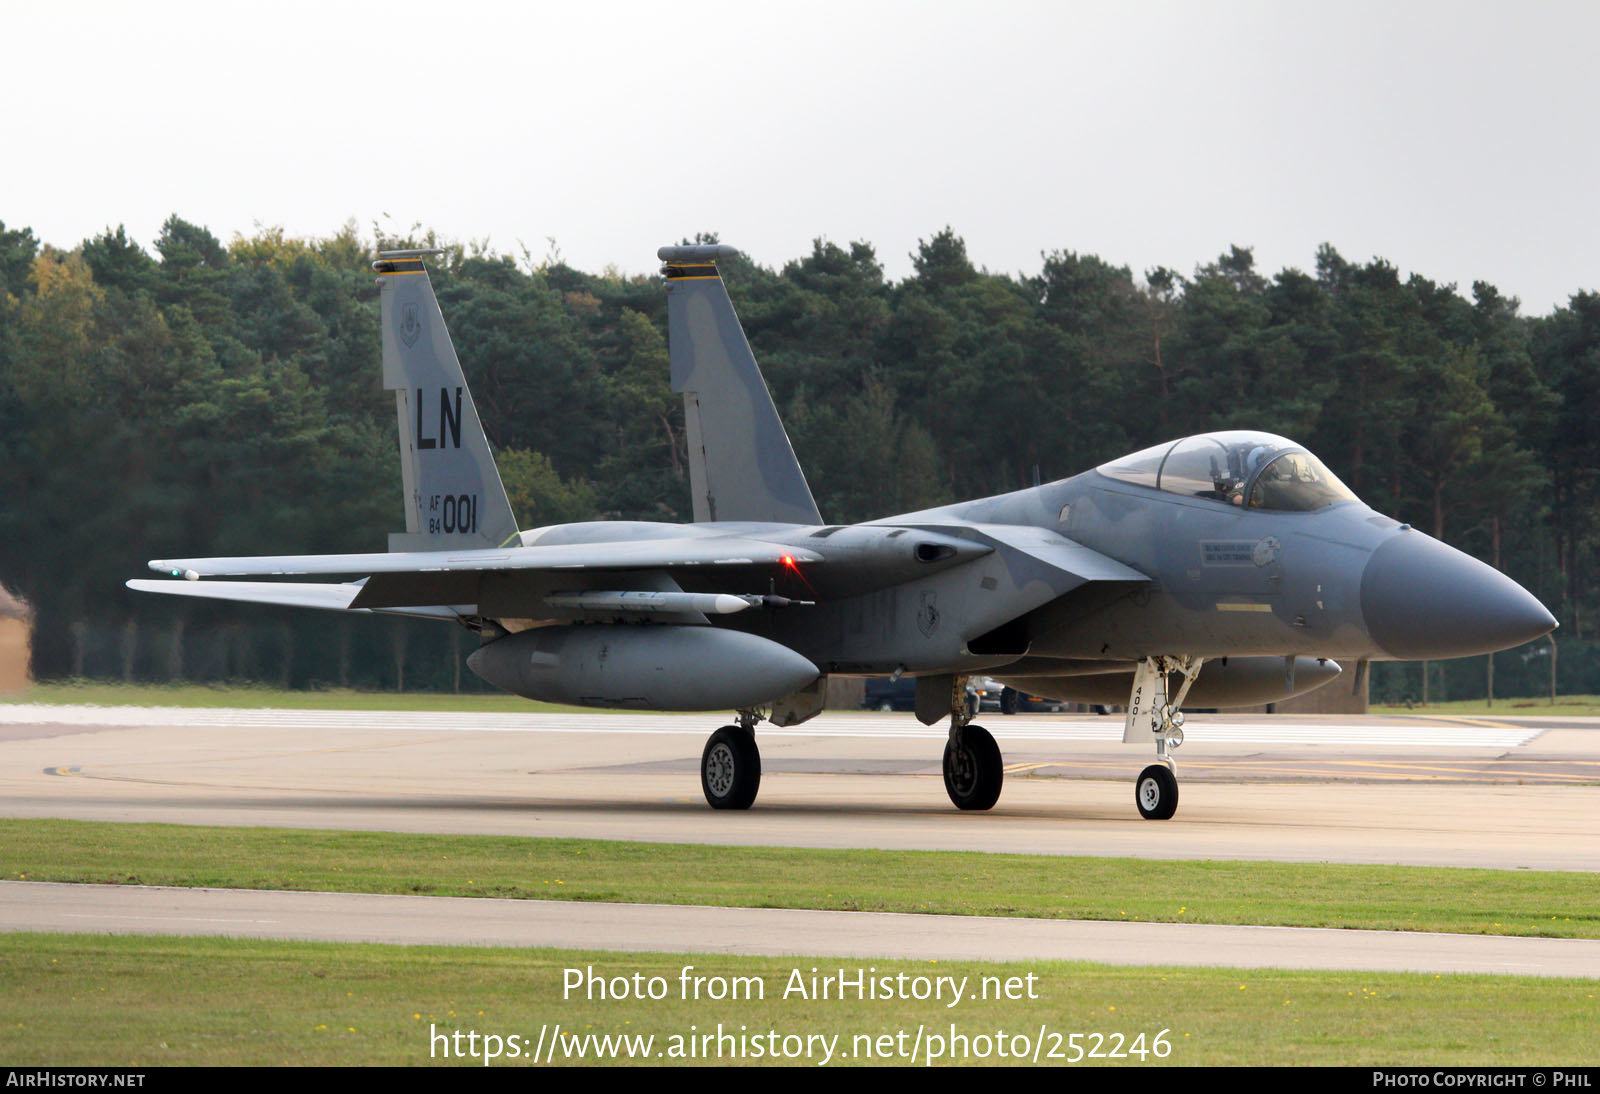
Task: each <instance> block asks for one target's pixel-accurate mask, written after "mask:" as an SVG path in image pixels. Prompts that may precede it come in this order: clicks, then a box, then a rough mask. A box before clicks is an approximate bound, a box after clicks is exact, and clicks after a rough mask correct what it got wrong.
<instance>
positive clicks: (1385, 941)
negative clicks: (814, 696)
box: [0, 881, 1600, 978]
mask: <svg viewBox="0 0 1600 1094" xmlns="http://www.w3.org/2000/svg"><path fill="white" fill-rule="evenodd" d="M0 930H6V931H84V932H90V933H97V934H99V933H105V934H133V933H137V934H176V935H214V936H224V937H231V938H276V939H309V940H327V941H334V942H384V943H401V944H433V945H470V946H556V947H562V948H570V949H600V950H627V951H640V950H650V951H657V952H668V953H696V954H704V953H723V954H769V955H772V956H777V957H787V956H802V955H805V956H813V957H857V958H869V959H870V958H880V959H881V958H899V959H905V960H919V961H927V960H938V961H1025V960H1063V961H1094V962H1097V963H1100V964H1110V965H1149V964H1152V963H1154V964H1171V965H1187V966H1202V967H1228V968H1243V969H1260V968H1283V969H1346V970H1357V969H1359V970H1364V971H1385V972H1432V973H1495V974H1513V975H1520V976H1559V977H1586V978H1600V941H1594V940H1589V939H1569V938H1507V937H1502V936H1486V935H1459V934H1426V933H1422V932H1416V931H1350V930H1315V929H1306V928H1296V927H1234V926H1220V925H1214V924H1202V923H1121V922H1118V923H1109V922H1093V921H1083V920H1061V919H1012V918H1006V919H995V918H990V917H987V916H950V915H900V914H890V913H881V912H831V911H808V910H802V909H775V908H707V907H700V906H693V905H690V906H680V905H659V904H600V903H589V902H584V903H573V902H568V901H558V900H501V899H494V898H488V897H419V896H383V895H375V894H368V893H292V892H281V891H263V890H252V889H242V890H241V889H174V888H164V887H158V886H148V887H147V886H139V885H57V884H51V883H48V882H26V881H0Z"/></svg>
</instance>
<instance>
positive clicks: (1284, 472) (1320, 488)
mask: <svg viewBox="0 0 1600 1094" xmlns="http://www.w3.org/2000/svg"><path fill="white" fill-rule="evenodd" d="M1098 470H1099V472H1100V474H1102V475H1105V476H1106V477H1107V478H1112V479H1119V480H1121V481H1122V482H1131V483H1135V484H1137V485H1139V486H1150V487H1154V488H1155V489H1157V490H1165V491H1166V492H1167V493H1169V494H1183V495H1184V496H1186V497H1191V498H1207V499H1209V500H1211V501H1217V502H1223V503H1225V504H1228V505H1237V506H1240V507H1241V508H1245V509H1275V510H1279V511H1290V512H1303V511H1307V510H1311V509H1321V508H1322V507H1323V506H1324V505H1331V504H1333V503H1334V502H1336V501H1355V500H1356V496H1355V494H1353V493H1351V492H1350V488H1349V487H1348V486H1346V485H1345V484H1344V483H1342V482H1340V481H1339V477H1338V476H1337V475H1335V474H1334V473H1333V472H1332V471H1329V470H1328V469H1327V467H1325V466H1324V465H1323V463H1322V461H1321V460H1319V459H1317V458H1316V457H1315V456H1313V455H1312V454H1311V453H1310V452H1307V451H1306V450H1305V449H1304V448H1303V447H1301V446H1300V445H1297V444H1295V443H1294V442H1293V441H1291V440H1289V439H1288V438H1286V437H1277V436H1274V435H1273V434H1271V433H1255V432H1251V431H1249V430H1242V429H1235V430H1228V431H1226V432H1222V433H1201V434H1199V435H1197V436H1194V437H1185V438H1184V439H1183V440H1181V441H1168V442H1166V443H1165V444H1159V445H1156V446H1155V447H1154V448H1146V449H1145V450H1144V451H1142V452H1135V453H1134V454H1133V455H1131V456H1124V457H1123V458H1121V459H1119V460H1112V461H1111V462H1110V463H1105V464H1101V465H1100V467H1099V468H1098Z"/></svg>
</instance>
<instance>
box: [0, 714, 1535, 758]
mask: <svg viewBox="0 0 1600 1094" xmlns="http://www.w3.org/2000/svg"><path fill="white" fill-rule="evenodd" d="M719 718H721V719H727V718H728V716H727V715H726V714H717V713H707V714H690V715H679V714H476V713H474V714H465V713H457V712H442V711H406V710H385V711H373V710H271V709H265V710H244V709H232V708H220V707H219V708H203V707H93V706H58V705H53V704H28V703H18V704H0V725H73V726H105V727H108V728H116V727H135V726H194V727H202V728H228V727H254V728H275V727H284V728H300V729H338V730H362V729H376V730H385V731H389V730H397V729H400V730H418V731H421V732H426V733H440V732H449V731H462V732H472V733H635V734H686V735H689V736H693V737H704V736H706V734H707V733H708V732H709V731H710V729H712V728H715V725H716V723H717V721H718V719H719ZM980 721H981V723H982V724H983V725H984V726H985V727H986V728H987V729H988V730H989V731H990V732H991V733H993V734H994V735H995V737H996V738H998V739H1000V740H1003V741H1120V740H1122V719H1121V718H1120V717H1115V716H1111V717H1105V718H1098V719H1088V718H1067V719H1061V720H1059V721H1054V720H1045V719H1042V718H1036V717H1029V718H1024V719H1018V720H1012V719H1008V718H1006V717H1005V716H1004V715H995V716H993V717H992V718H982V719H980ZM1188 732H1189V735H1190V739H1191V740H1194V741H1197V742H1198V741H1208V742H1215V743H1218V744H1332V745H1363V746H1370V747H1385V746H1420V747H1428V748H1516V747H1519V746H1521V745H1525V744H1527V743H1528V742H1529V741H1531V740H1533V739H1534V738H1535V737H1537V736H1539V734H1540V733H1541V732H1543V731H1542V730H1539V729H1529V728H1525V727H1522V726H1510V725H1455V724H1450V723H1447V722H1425V721H1406V722H1401V723H1394V722H1389V723H1383V722H1379V723H1375V724H1366V723H1364V722H1356V721H1353V720H1347V721H1340V720H1337V719H1333V718H1330V719H1328V720H1326V721H1300V720H1288V719H1286V720H1284V721H1281V722H1267V721H1263V722H1253V723H1242V722H1227V721H1216V722H1213V721H1209V720H1205V719H1204V718H1195V719H1191V720H1190V722H1189V725H1188ZM757 735H758V736H759V737H762V738H767V737H863V738H870V737H878V738H903V739H921V740H944V739H945V737H946V736H948V731H947V729H946V727H945V726H944V725H943V724H942V723H941V724H938V725H933V726H924V725H921V724H920V723H918V722H917V721H916V720H915V719H914V718H912V717H911V715H909V714H904V715H891V714H844V713H840V714H823V715H820V716H819V717H817V718H815V719H813V720H811V721H809V722H806V723H805V724H804V725H800V726H795V727H794V728H792V729H779V728H776V727H773V726H770V725H766V724H763V725H762V726H761V727H760V728H759V729H758V730H757Z"/></svg>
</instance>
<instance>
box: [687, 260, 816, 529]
mask: <svg viewBox="0 0 1600 1094" xmlns="http://www.w3.org/2000/svg"><path fill="white" fill-rule="evenodd" d="M735 254H738V251H736V250H735V249H734V248H732V247H726V246H719V245H714V244H713V245H702V246H685V247H663V248H661V249H660V250H659V251H657V252H656V255H657V257H659V258H660V259H661V261H662V262H664V263H666V271H665V272H666V275H667V347H668V352H669V354H670V356H671V359H672V390H673V391H679V392H682V393H683V409H684V418H685V424H686V426H687V429H688V440H689V487H690V490H691V491H692V493H693V495H694V519H695V522H696V523H701V522H704V521H713V520H750V521H770V522H773V523H782V524H821V523H822V517H821V516H820V515H819V514H818V513H817V503H816V502H815V501H814V500H812V497H811V488H810V487H809V486H807V485H806V477H805V474H804V473H803V472H801V470H800V462H799V461H798V460H796V459H795V458H794V448H793V447H792V446H791V445H790V444H789V435H788V434H787V433H785V432H784V431H783V423H782V422H780V421H779V420H778V410H777V408H776V407H774V406H773V405H772V395H771V394H770V393H769V392H768V391H767V385H766V382H765V381H764V380H762V378H761V370H760V369H759V368H757V367H756V359H755V355H754V354H752V353H751V352H750V343H748V342H747V341H745V337H744V331H743V329H741V328H740V326H739V317H738V316H737V315H735V314H734V311H733V301H731V300H729V299H728V290H727V289H726V288H725V287H724V286H723V284H722V277H721V275H720V274H718V273H717V264H716V263H717V259H719V258H729V257H732V256H733V255H735Z"/></svg>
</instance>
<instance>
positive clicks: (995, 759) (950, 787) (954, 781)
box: [944, 726, 1005, 809]
mask: <svg viewBox="0 0 1600 1094" xmlns="http://www.w3.org/2000/svg"><path fill="white" fill-rule="evenodd" d="M1004 778H1005V769H1004V768H1003V767H1002V766H1001V762H1000V746H999V745H997V744H995V743H994V738H993V737H991V736H990V735H989V731H988V730H987V729H984V728H983V727H982V726H966V727H964V728H963V729H962V730H961V748H960V750H959V751H958V750H957V749H956V748H955V747H953V746H952V745H951V744H949V743H948V742H947V743H946V744H945V746H944V789H945V793H947V794H949V795H950V800H951V801H952V802H954V803H955V807H956V808H957V809H990V808H993V806H994V803H995V802H997V801H999V800H1000V784H1001V782H1002V781H1003V780H1004Z"/></svg>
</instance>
